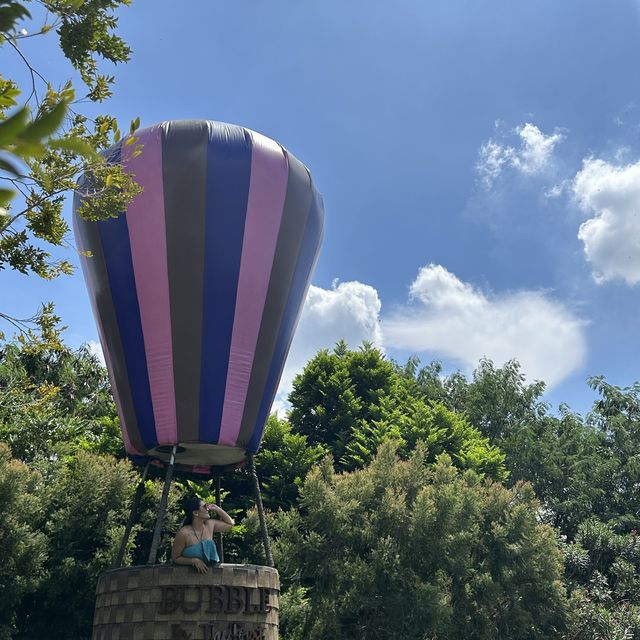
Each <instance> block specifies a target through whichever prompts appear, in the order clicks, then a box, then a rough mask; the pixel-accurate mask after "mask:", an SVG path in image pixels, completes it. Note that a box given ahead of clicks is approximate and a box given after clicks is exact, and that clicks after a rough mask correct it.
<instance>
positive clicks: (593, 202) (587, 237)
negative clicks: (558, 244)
mask: <svg viewBox="0 0 640 640" xmlns="http://www.w3.org/2000/svg"><path fill="white" fill-rule="evenodd" d="M573 195H574V198H575V200H576V202H577V203H578V205H579V206H580V208H581V209H582V210H583V211H585V212H589V213H593V214H595V215H594V216H593V217H592V218H589V219H588V220H586V221H585V222H583V223H582V224H581V225H580V229H579V231H578V238H579V239H580V240H582V242H583V244H584V253H585V257H586V258H587V260H588V261H589V262H590V263H591V265H592V268H593V277H594V279H595V280H596V282H598V283H603V282H607V281H610V280H624V281H625V282H626V283H627V284H630V285H634V284H638V283H640V162H636V163H635V164H627V165H612V164H610V163H608V162H605V161H604V160H598V159H594V158H588V159H586V160H585V161H584V163H583V166H582V169H581V170H580V171H579V172H578V174H577V175H576V177H575V179H574V181H573Z"/></svg>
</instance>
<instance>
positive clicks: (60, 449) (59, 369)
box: [0, 343, 124, 462]
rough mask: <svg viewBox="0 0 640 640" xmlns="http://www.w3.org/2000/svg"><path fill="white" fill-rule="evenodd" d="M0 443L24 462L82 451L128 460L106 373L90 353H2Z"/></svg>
mask: <svg viewBox="0 0 640 640" xmlns="http://www.w3.org/2000/svg"><path fill="white" fill-rule="evenodd" d="M0 392H1V395H0V440H3V441H5V442H7V443H8V444H9V446H10V447H11V450H12V453H13V455H14V457H16V458H18V459H20V460H22V461H23V462H34V461H38V460H40V461H42V460H48V459H50V458H52V457H56V456H61V455H68V454H69V453H72V452H73V451H75V450H77V449H78V448H83V449H87V450H92V451H95V452H98V453H112V454H114V455H117V456H119V457H124V447H123V445H122V439H121V436H120V429H119V422H118V419H117V415H116V410H115V405H114V403H113V399H112V397H111V388H110V385H109V379H108V376H107V372H106V369H105V368H104V367H103V366H102V364H101V363H100V362H99V361H98V359H97V358H96V356H95V355H93V354H91V353H90V352H89V351H88V350H87V349H86V347H82V348H80V349H79V350H77V351H71V350H70V349H67V348H63V349H62V350H37V351H35V352H33V351H32V350H30V349H28V348H24V347H21V346H20V345H19V344H12V343H8V344H5V345H4V347H3V348H2V349H1V350H0Z"/></svg>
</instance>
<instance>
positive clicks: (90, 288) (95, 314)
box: [73, 215, 146, 456]
mask: <svg viewBox="0 0 640 640" xmlns="http://www.w3.org/2000/svg"><path fill="white" fill-rule="evenodd" d="M77 225H78V223H77V222H76V218H75V215H74V216H73V230H74V235H75V237H76V243H77V245H78V249H79V250H80V251H86V250H87V248H86V247H83V246H81V240H80V234H79V233H78V232H77V230H76V228H77ZM87 260H94V258H87V257H86V256H81V257H80V265H81V267H82V271H83V273H84V281H85V282H86V283H87V289H88V291H89V302H90V303H91V310H92V311H93V317H94V319H95V321H96V327H97V328H98V336H99V337H100V344H101V345H102V353H103V355H104V361H105V364H106V365H107V372H108V374H109V381H110V382H111V392H112V393H113V400H114V402H115V403H116V411H117V412H118V417H119V418H120V427H121V430H122V439H123V440H124V450H125V451H126V452H127V453H128V454H129V455H132V456H144V455H146V454H144V453H142V452H141V451H138V450H137V449H136V448H135V447H134V446H133V445H132V444H131V440H130V439H129V434H128V433H127V429H126V428H125V423H124V411H122V403H121V402H120V396H119V395H118V387H117V385H116V378H115V375H114V374H113V365H112V364H111V357H110V356H109V350H108V349H107V348H106V345H107V342H106V340H105V337H104V330H103V328H102V322H101V321H100V314H99V313H98V309H97V307H96V300H97V298H96V295H95V289H94V286H93V281H92V279H91V276H90V274H89V270H88V268H87V264H86V262H87Z"/></svg>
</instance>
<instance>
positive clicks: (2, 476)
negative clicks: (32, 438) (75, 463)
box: [0, 443, 47, 640]
mask: <svg viewBox="0 0 640 640" xmlns="http://www.w3.org/2000/svg"><path fill="white" fill-rule="evenodd" d="M41 485H42V479H41V478H40V476H39V474H37V473H36V472H34V471H32V470H30V469H29V468H28V467H27V466H26V465H25V464H23V463H22V462H19V461H18V460H14V459H12V458H11V452H10V451H9V448H8V447H7V446H6V445H5V444H3V443H0V540H2V562H0V638H1V639H2V640H7V639H9V638H12V637H13V633H14V632H15V628H16V622H17V619H16V618H17V616H16V609H17V608H18V606H19V605H20V603H21V602H22V600H23V599H24V598H25V597H26V596H27V595H29V594H30V593H33V592H34V591H35V590H36V589H37V588H38V587H39V586H40V584H41V583H42V581H43V580H44V579H45V578H46V575H47V572H46V569H45V562H46V558H47V539H46V537H45V535H44V534H43V533H42V531H38V530H37V529H36V528H35V527H34V523H33V514H34V513H37V512H38V510H39V509H41V506H40V504H39V499H38V493H39V489H40V488H41Z"/></svg>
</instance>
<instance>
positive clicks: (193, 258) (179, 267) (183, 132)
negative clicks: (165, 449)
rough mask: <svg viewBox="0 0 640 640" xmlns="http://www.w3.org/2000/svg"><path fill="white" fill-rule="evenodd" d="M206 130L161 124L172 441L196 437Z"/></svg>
mask: <svg viewBox="0 0 640 640" xmlns="http://www.w3.org/2000/svg"><path fill="white" fill-rule="evenodd" d="M207 146H208V128H207V123H206V122H203V121H195V120H184V121H180V122H166V123H164V124H163V125H162V173H163V185H164V210H165V227H166V237H167V262H168V275H169V299H170V303H171V337H172V342H173V378H174V388H175V397H176V420H177V424H178V440H179V441H180V442H195V441H197V440H198V418H199V407H200V358H201V355H200V353H201V342H202V282H203V278H202V277H203V271H204V240H205V210H206V170H207Z"/></svg>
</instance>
